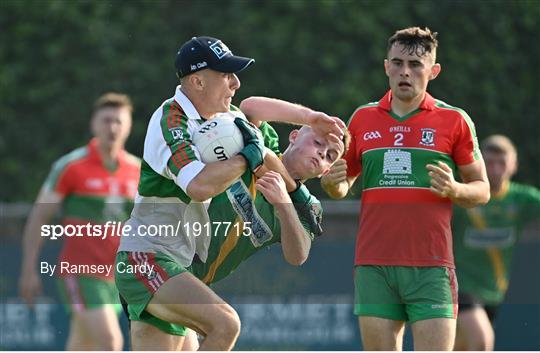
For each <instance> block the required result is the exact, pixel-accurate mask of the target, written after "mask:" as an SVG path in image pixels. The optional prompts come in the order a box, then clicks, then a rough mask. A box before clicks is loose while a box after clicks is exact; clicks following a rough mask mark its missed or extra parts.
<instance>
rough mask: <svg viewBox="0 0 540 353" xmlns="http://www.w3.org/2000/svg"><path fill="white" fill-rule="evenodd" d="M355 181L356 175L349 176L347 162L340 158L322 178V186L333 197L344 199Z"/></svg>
mask: <svg viewBox="0 0 540 353" xmlns="http://www.w3.org/2000/svg"><path fill="white" fill-rule="evenodd" d="M355 181H356V177H348V176H347V162H346V161H345V160H344V159H340V160H338V161H336V163H335V164H334V165H333V166H332V168H330V171H329V172H328V173H327V174H326V175H324V176H323V177H322V178H321V186H322V188H323V189H324V191H326V193H327V194H328V196H330V197H331V198H333V199H342V198H344V197H345V196H347V193H348V192H349V189H350V188H351V187H352V185H353V184H354V182H355Z"/></svg>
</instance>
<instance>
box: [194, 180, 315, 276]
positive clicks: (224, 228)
mask: <svg viewBox="0 0 540 353" xmlns="http://www.w3.org/2000/svg"><path fill="white" fill-rule="evenodd" d="M255 181H256V180H255V178H254V177H253V175H252V174H251V173H249V172H246V173H244V175H243V176H242V178H240V179H239V180H237V181H236V182H234V183H233V184H232V185H231V186H230V187H229V188H228V189H227V190H226V191H225V192H224V193H221V194H219V195H218V196H216V197H214V198H213V199H212V202H211V203H210V207H209V209H208V212H209V214H210V218H211V220H212V225H211V230H212V233H211V238H212V239H211V241H210V247H209V249H208V257H207V259H206V260H204V261H203V260H202V259H200V258H199V259H196V260H194V261H193V263H192V265H191V268H189V270H190V272H192V273H193V274H194V275H195V276H196V277H197V278H199V279H200V280H201V281H203V282H204V283H206V284H211V283H215V282H217V281H220V280H221V279H223V278H225V277H227V276H228V275H229V274H230V273H232V272H233V271H234V270H235V269H236V268H237V267H238V266H239V265H240V264H241V263H242V262H243V261H245V260H246V259H247V258H249V257H250V256H251V255H253V254H254V253H256V252H257V251H259V250H261V249H266V248H267V247H268V246H270V245H272V244H275V243H277V242H280V241H281V226H280V222H279V218H278V216H277V213H276V211H275V209H274V206H273V205H271V204H270V203H269V202H268V201H267V200H266V199H265V198H264V196H263V195H262V194H261V193H260V192H257V191H256V189H255ZM301 187H302V188H304V190H306V192H307V189H306V187H305V186H301ZM310 210H311V212H313V213H314V214H316V215H317V217H318V218H319V219H320V217H321V216H322V208H321V206H320V202H319V201H318V200H317V199H316V198H315V197H313V196H312V201H311V205H310ZM298 216H299V219H300V222H301V223H302V225H303V227H304V229H305V232H306V235H308V236H309V237H310V238H311V239H312V240H313V238H314V237H315V234H313V233H312V230H311V229H310V225H309V221H308V220H306V219H304V218H303V216H302V214H298Z"/></svg>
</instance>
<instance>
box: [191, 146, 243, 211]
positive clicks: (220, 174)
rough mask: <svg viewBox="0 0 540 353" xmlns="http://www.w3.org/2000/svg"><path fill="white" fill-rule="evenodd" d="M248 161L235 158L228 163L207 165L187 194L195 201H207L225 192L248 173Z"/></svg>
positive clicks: (194, 179)
mask: <svg viewBox="0 0 540 353" xmlns="http://www.w3.org/2000/svg"><path fill="white" fill-rule="evenodd" d="M246 166H247V163H246V160H245V158H244V157H242V156H234V157H232V158H230V159H228V160H226V161H219V162H213V163H207V164H206V165H205V167H204V168H203V169H202V170H201V172H200V173H199V174H197V176H196V177H195V178H193V180H192V181H191V182H190V183H189V184H188V186H187V188H186V192H187V194H188V196H189V197H190V198H191V199H192V200H194V201H199V202H201V201H205V200H208V199H209V198H211V197H214V196H216V195H217V194H219V193H221V192H223V191H225V190H226V189H227V188H228V187H229V186H230V185H231V184H232V183H233V181H235V180H236V179H238V178H240V177H241V176H242V174H243V173H244V172H245V171H246Z"/></svg>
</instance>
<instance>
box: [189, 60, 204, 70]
mask: <svg viewBox="0 0 540 353" xmlns="http://www.w3.org/2000/svg"><path fill="white" fill-rule="evenodd" d="M207 66H208V63H207V62H206V61H202V62H200V63H197V64H196V65H193V64H192V65H191V67H190V68H191V71H195V70H197V69H202V68H203V67H207Z"/></svg>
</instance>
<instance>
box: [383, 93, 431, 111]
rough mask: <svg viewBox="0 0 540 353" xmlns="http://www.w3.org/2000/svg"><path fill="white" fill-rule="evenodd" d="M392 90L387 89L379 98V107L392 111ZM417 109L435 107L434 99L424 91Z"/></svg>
mask: <svg viewBox="0 0 540 353" xmlns="http://www.w3.org/2000/svg"><path fill="white" fill-rule="evenodd" d="M391 103H392V90H388V92H386V94H385V95H384V97H382V98H381V100H380V101H379V107H380V108H382V109H384V110H386V111H392V104H391ZM418 109H422V110H433V109H435V99H434V98H433V97H432V96H431V95H430V94H429V93H427V92H426V95H425V96H424V100H423V101H422V103H420V106H419V107H418Z"/></svg>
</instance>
